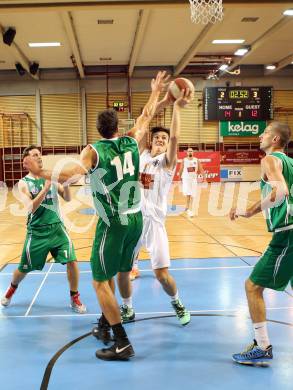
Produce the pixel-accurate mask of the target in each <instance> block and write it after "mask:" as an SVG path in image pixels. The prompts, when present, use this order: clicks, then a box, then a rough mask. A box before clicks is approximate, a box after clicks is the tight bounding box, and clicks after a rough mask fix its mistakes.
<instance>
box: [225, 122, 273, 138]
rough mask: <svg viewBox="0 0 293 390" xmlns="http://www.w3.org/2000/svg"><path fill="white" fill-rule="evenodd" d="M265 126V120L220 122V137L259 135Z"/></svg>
mask: <svg viewBox="0 0 293 390" xmlns="http://www.w3.org/2000/svg"><path fill="white" fill-rule="evenodd" d="M265 128H266V122H265V121H254V122H253V121H249V122H220V134H221V136H222V137H229V136H230V137H233V136H234V137H235V136H237V137H247V136H249V137H251V136H259V135H260V134H262V133H263V131H264V129H265Z"/></svg>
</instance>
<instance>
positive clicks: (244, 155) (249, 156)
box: [221, 150, 264, 165]
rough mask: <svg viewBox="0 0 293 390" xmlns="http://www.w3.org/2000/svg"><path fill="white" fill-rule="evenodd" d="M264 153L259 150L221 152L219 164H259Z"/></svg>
mask: <svg viewBox="0 0 293 390" xmlns="http://www.w3.org/2000/svg"><path fill="white" fill-rule="evenodd" d="M263 156H264V154H263V153H262V152H261V151H257V150H250V151H247V152H245V151H242V152H241V151H239V152H221V164H222V165H230V164H242V165H243V164H260V160H261V159H262V158H263Z"/></svg>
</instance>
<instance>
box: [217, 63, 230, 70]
mask: <svg viewBox="0 0 293 390" xmlns="http://www.w3.org/2000/svg"><path fill="white" fill-rule="evenodd" d="M228 66H229V65H227V64H222V65H221V66H220V67H219V69H220V70H226V69H228Z"/></svg>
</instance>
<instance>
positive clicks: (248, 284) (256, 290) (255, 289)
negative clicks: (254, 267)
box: [245, 279, 263, 295]
mask: <svg viewBox="0 0 293 390" xmlns="http://www.w3.org/2000/svg"><path fill="white" fill-rule="evenodd" d="M245 291H246V293H247V294H249V295H254V294H261V293H262V292H263V287H261V286H258V285H257V284H254V283H253V282H252V281H251V280H250V279H246V281H245Z"/></svg>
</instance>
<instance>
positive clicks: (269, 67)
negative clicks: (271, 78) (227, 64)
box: [266, 65, 276, 70]
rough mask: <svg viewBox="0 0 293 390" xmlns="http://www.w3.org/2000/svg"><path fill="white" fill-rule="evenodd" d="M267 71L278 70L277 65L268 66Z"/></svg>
mask: <svg viewBox="0 0 293 390" xmlns="http://www.w3.org/2000/svg"><path fill="white" fill-rule="evenodd" d="M266 69H268V70H274V69H276V65H267V66H266Z"/></svg>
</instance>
